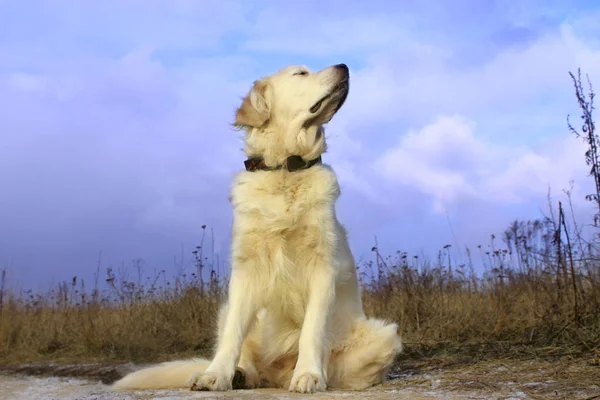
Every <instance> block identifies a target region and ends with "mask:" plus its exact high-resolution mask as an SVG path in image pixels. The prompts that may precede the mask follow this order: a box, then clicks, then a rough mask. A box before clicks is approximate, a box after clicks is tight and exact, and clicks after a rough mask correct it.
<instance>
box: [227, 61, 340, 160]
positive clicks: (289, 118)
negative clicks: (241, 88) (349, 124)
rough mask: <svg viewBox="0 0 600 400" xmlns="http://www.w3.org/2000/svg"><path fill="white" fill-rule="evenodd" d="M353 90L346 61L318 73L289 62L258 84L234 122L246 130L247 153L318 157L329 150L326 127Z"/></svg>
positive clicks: (255, 83)
mask: <svg viewBox="0 0 600 400" xmlns="http://www.w3.org/2000/svg"><path fill="white" fill-rule="evenodd" d="M348 89H349V72H348V67H347V66H346V65H345V64H338V65H333V66H330V67H327V68H324V69H322V70H320V71H318V72H311V71H310V70H309V69H308V68H306V67H304V66H289V67H286V68H283V69H281V70H279V71H277V72H276V73H274V74H273V75H270V76H267V77H265V78H262V79H260V80H258V81H255V82H254V85H253V87H252V89H250V92H249V93H248V95H247V96H246V97H245V98H244V99H243V101H242V105H241V106H240V107H239V108H238V110H237V112H236V116H235V122H234V124H233V125H234V126H236V127H240V128H245V129H246V130H247V132H248V137H247V138H246V144H247V152H249V153H253V154H254V155H257V154H258V155H262V156H266V157H265V158H269V156H272V157H273V158H278V159H279V158H282V157H286V156H289V155H293V154H297V155H301V156H303V157H312V156H318V155H319V154H317V153H319V151H320V152H323V151H324V150H325V143H324V138H323V130H322V128H321V125H323V124H326V123H327V122H329V121H330V120H331V118H333V116H334V115H335V113H336V112H337V111H338V110H339V109H340V108H341V107H342V105H343V104H344V101H345V100H346V97H347V95H348ZM269 152H270V153H272V154H264V153H269ZM261 153H262V154H261Z"/></svg>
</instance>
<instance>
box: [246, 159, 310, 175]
mask: <svg viewBox="0 0 600 400" xmlns="http://www.w3.org/2000/svg"><path fill="white" fill-rule="evenodd" d="M315 164H321V156H319V157H317V158H315V159H314V160H310V161H304V159H303V158H302V157H300V156H289V157H288V158H287V159H286V160H285V163H284V164H283V165H277V166H275V167H269V166H267V165H266V164H265V160H264V159H263V158H262V157H253V158H249V159H247V160H246V161H244V165H245V166H246V171H258V170H260V171H276V170H279V169H282V168H285V169H287V170H288V171H290V172H294V171H298V170H301V169H307V168H310V167H312V166H313V165H315Z"/></svg>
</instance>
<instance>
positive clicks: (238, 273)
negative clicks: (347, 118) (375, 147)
mask: <svg viewBox="0 0 600 400" xmlns="http://www.w3.org/2000/svg"><path fill="white" fill-rule="evenodd" d="M349 81H350V74H349V69H348V67H347V66H346V65H345V64H338V65H333V66H329V67H326V68H324V69H322V70H320V71H317V72H311V71H310V70H309V69H308V68H306V67H304V66H289V67H285V68H283V69H281V70H279V71H278V72H276V73H274V74H272V75H270V76H266V77H263V78H261V79H259V80H257V81H255V82H254V84H253V86H252V88H251V90H250V91H249V93H248V94H247V96H246V97H245V98H243V101H242V103H241V106H239V108H238V109H237V111H236V115H235V122H234V123H233V126H234V127H236V128H239V129H240V130H243V131H245V140H244V141H245V146H244V152H245V154H246V156H247V160H245V170H243V171H241V172H240V173H239V174H237V176H236V177H235V178H234V181H233V184H232V188H231V194H230V202H231V205H232V208H233V226H232V240H231V263H232V266H231V276H230V281H229V290H228V299H227V302H226V304H225V305H224V306H223V307H222V308H221V310H220V313H219V322H218V335H217V345H216V349H215V354H214V358H213V359H212V361H208V360H204V359H192V360H188V361H171V362H166V363H162V364H159V365H157V366H154V367H149V368H146V369H141V370H139V371H136V372H133V373H131V374H129V375H127V376H125V377H123V378H122V379H121V380H119V381H117V382H116V383H114V384H113V387H115V388H117V389H153V388H154V389H165V388H190V389H192V390H209V391H225V390H231V389H252V388H264V387H269V388H287V389H288V390H289V391H291V392H300V393H314V392H317V391H325V390H327V388H338V389H349V390H360V389H365V388H367V387H370V386H373V385H377V384H379V383H381V382H383V381H384V380H385V377H386V374H387V372H388V371H389V369H390V367H391V366H392V364H393V362H394V359H395V358H396V356H397V355H398V354H399V353H400V352H401V351H402V341H401V338H400V336H399V335H398V333H397V331H398V326H397V324H396V323H391V322H387V321H383V320H379V319H373V318H368V317H367V316H366V315H365V312H364V310H363V305H362V300H361V294H360V288H359V283H358V277H357V272H356V264H355V261H354V258H353V255H352V253H351V251H350V248H349V245H348V240H347V234H346V231H345V229H344V227H343V226H342V225H341V224H340V222H339V221H338V218H337V216H336V211H335V202H336V200H337V198H338V197H339V195H340V187H339V184H338V181H337V179H336V175H335V173H334V171H333V170H332V169H331V167H329V166H328V165H326V164H323V163H322V160H321V155H322V154H323V153H324V152H325V151H326V141H325V131H324V128H323V126H324V125H325V124H327V123H328V122H329V121H330V120H331V119H332V118H333V116H334V115H335V114H336V112H337V111H338V110H339V109H340V108H341V107H342V105H343V104H344V102H345V100H346V97H347V95H348V91H349Z"/></svg>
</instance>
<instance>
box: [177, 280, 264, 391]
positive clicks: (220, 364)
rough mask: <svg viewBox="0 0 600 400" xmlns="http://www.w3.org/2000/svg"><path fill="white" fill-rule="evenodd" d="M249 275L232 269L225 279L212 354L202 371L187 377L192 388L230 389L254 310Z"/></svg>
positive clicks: (253, 295) (254, 294)
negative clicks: (225, 293) (224, 299)
mask: <svg viewBox="0 0 600 400" xmlns="http://www.w3.org/2000/svg"><path fill="white" fill-rule="evenodd" d="M251 279H252V277H247V276H246V274H245V272H243V271H240V270H238V269H233V270H232V273H231V280H230V283H229V299H228V305H227V309H226V310H224V312H223V318H224V321H223V328H222V329H221V335H220V337H219V341H218V344H217V350H216V352H215V357H214V359H213V361H212V362H211V363H210V365H209V366H208V368H207V369H206V371H204V372H200V373H197V374H194V375H192V376H191V377H190V382H189V384H190V388H191V389H192V390H214V391H221V390H231V389H232V381H233V377H234V375H235V371H236V366H237V364H238V362H239V360H240V355H241V348H242V343H243V341H244V338H245V337H246V334H247V332H248V328H249V327H250V323H251V322H252V320H253V319H254V317H255V315H256V311H257V307H256V304H257V296H256V293H255V292H254V290H253V286H252V285H251V284H248V282H249V281H250V280H251Z"/></svg>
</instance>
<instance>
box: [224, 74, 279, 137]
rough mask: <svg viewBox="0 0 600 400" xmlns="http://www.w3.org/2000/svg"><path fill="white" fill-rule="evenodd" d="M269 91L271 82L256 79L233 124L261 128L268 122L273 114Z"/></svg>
mask: <svg viewBox="0 0 600 400" xmlns="http://www.w3.org/2000/svg"><path fill="white" fill-rule="evenodd" d="M268 92H269V84H268V83H267V82H266V81H264V80H259V81H255V82H254V85H253V86H252V89H250V93H248V95H247V96H246V97H245V98H244V100H243V101H242V105H241V106H240V108H238V109H237V112H236V113H235V122H234V123H233V126H237V127H244V128H249V127H252V128H260V127H261V126H263V125H264V124H266V123H267V121H268V120H269V117H270V116H271V111H270V108H271V107H270V102H269V93H268Z"/></svg>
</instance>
